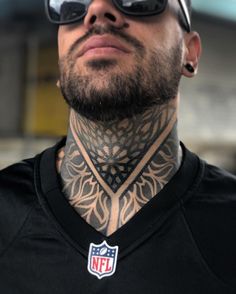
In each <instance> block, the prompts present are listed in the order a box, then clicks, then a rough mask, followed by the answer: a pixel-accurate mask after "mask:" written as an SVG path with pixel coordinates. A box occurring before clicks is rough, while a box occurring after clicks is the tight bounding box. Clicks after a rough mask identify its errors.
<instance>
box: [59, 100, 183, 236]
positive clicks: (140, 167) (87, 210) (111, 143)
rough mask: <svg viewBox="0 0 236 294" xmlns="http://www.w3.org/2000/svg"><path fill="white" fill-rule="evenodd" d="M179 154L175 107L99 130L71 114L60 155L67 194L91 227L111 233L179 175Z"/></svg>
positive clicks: (63, 181) (151, 111)
mask: <svg viewBox="0 0 236 294" xmlns="http://www.w3.org/2000/svg"><path fill="white" fill-rule="evenodd" d="M178 151H179V145H178V138H177V130H176V110H175V109H174V108H172V107H170V106H158V107H157V108H156V109H155V110H154V111H153V110H150V111H148V112H146V113H145V114H143V115H142V116H140V117H139V119H133V120H131V119H127V120H123V121H121V122H120V123H114V122H109V123H107V122H106V123H100V125H99V127H98V125H97V124H96V123H94V122H92V121H88V120H87V119H85V118H82V117H81V116H79V115H78V114H76V113H75V112H73V111H72V112H71V117H70V131H69V134H68V138H67V143H66V147H65V149H64V154H63V156H62V155H60V156H59V157H58V170H59V172H60V175H61V178H62V183H63V187H64V188H63V191H64V194H65V195H66V197H67V198H68V200H69V202H70V204H71V205H72V206H73V207H74V208H75V209H76V211H77V212H78V213H79V215H80V216H81V217H82V218H84V219H85V221H86V222H87V223H89V224H90V225H91V226H93V227H94V228H95V229H96V230H98V231H100V232H101V233H103V234H104V235H111V234H112V233H113V232H115V231H116V230H117V229H118V228H120V227H121V226H123V225H124V224H125V223H127V222H128V221H129V220H130V219H131V218H132V217H133V216H134V215H135V214H136V213H137V212H138V211H139V210H140V209H141V208H142V207H143V206H144V205H145V204H146V203H147V202H148V201H149V200H150V199H151V198H152V197H154V196H156V195H157V194H158V193H159V192H160V191H161V189H163V187H164V186H165V185H166V184H167V182H168V181H169V180H170V178H171V177H172V176H173V175H174V174H175V172H176V171H177V169H178V167H179V161H178Z"/></svg>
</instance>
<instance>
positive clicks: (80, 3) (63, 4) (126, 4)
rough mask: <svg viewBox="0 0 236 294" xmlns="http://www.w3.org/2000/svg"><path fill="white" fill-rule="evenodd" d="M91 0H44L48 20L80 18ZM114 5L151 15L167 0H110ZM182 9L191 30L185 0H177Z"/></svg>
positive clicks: (128, 11)
mask: <svg viewBox="0 0 236 294" xmlns="http://www.w3.org/2000/svg"><path fill="white" fill-rule="evenodd" d="M91 2H92V0H46V1H45V3H46V12H47V17H48V19H49V20H50V22H52V23H54V24H59V25H65V24H70V23H74V22H78V21H80V20H82V18H83V17H84V16H85V15H86V14H87V11H88V7H89V5H90V4H91ZM112 2H113V4H114V5H115V7H116V8H117V9H118V10H120V11H121V12H123V13H124V14H127V15H131V16H151V15H157V14H160V13H162V12H163V11H164V10H165V9H166V6H167V2H168V0H112ZM178 2H179V5H180V8H181V10H182V13H183V16H184V21H185V28H186V30H187V31H188V32H190V31H191V22H190V15H189V11H188V8H187V6H186V3H185V0H178Z"/></svg>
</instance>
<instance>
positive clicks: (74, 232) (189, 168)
mask: <svg viewBox="0 0 236 294" xmlns="http://www.w3.org/2000/svg"><path fill="white" fill-rule="evenodd" d="M64 144H65V139H63V140H62V141H60V142H59V143H58V144H56V145H55V146H54V147H51V148H49V149H47V150H45V151H44V152H43V153H42V154H41V155H39V156H38V157H37V159H36V165H35V184H36V190H37V194H38V197H39V201H40V203H41V205H43V207H44V209H46V210H47V212H48V213H49V215H50V216H51V218H52V220H53V222H56V224H57V227H58V228H60V231H61V232H62V233H63V234H66V235H67V236H69V238H71V239H72V241H73V243H74V244H76V247H77V249H78V250H79V251H80V252H81V253H82V254H83V255H84V256H87V255H88V250H89V245H90V243H95V244H100V243H102V242H103V241H104V240H106V241H107V243H108V244H109V245H110V246H116V245H118V246H119V257H118V259H120V258H123V257H124V256H125V255H126V254H128V253H129V252H130V251H131V250H133V249H134V247H136V246H138V245H139V244H140V243H142V242H144V240H145V239H147V238H149V237H150V236H151V235H152V234H153V233H154V232H156V231H157V230H158V229H159V228H160V226H161V225H162V223H163V222H164V221H165V220H166V218H167V217H168V216H169V215H170V214H171V213H173V212H174V211H175V210H176V209H177V208H178V207H179V203H180V199H182V198H183V197H184V195H185V196H186V192H187V191H188V190H189V189H190V187H191V186H192V185H193V183H196V182H197V181H198V178H199V177H200V173H201V168H200V165H201V161H200V160H199V158H198V157H197V156H196V155H194V154H193V153H191V152H190V151H188V150H187V149H186V148H185V147H184V145H182V148H183V162H182V165H181V167H180V169H179V171H178V172H177V173H176V174H175V176H174V177H173V178H172V179H171V180H170V182H169V183H168V184H167V185H166V186H165V187H164V188H163V189H162V190H161V191H160V192H159V193H158V195H156V196H155V197H154V198H152V199H151V200H150V201H149V202H148V203H147V204H146V205H145V206H144V207H143V208H142V209H141V210H140V211H139V212H138V213H137V214H136V215H135V216H134V217H133V218H131V219H130V220H129V221H128V222H127V223H126V224H125V225H124V226H122V227H121V228H120V229H118V230H117V231H116V232H114V233H113V234H112V235H110V236H109V237H106V236H104V235H103V234H101V233H100V232H98V231H96V230H95V229H94V228H93V227H92V226H91V225H89V224H88V223H87V222H86V221H85V220H84V219H83V218H82V217H80V215H79V214H78V213H77V212H76V211H75V209H74V208H73V207H72V206H71V205H70V204H69V202H68V200H67V199H66V197H65V196H64V194H63V193H62V187H61V181H60V176H59V175H58V173H57V170H56V156H57V151H58V150H59V149H60V148H61V147H62V146H64ZM58 225H59V226H58Z"/></svg>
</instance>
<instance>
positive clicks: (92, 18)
mask: <svg viewBox="0 0 236 294" xmlns="http://www.w3.org/2000/svg"><path fill="white" fill-rule="evenodd" d="M96 19H97V17H96V15H93V16H92V17H91V19H90V23H91V24H94V23H95V21H96Z"/></svg>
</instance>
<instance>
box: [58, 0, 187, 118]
mask: <svg viewBox="0 0 236 294" xmlns="http://www.w3.org/2000/svg"><path fill="white" fill-rule="evenodd" d="M169 2H170V5H172V2H173V3H174V0H173V1H169ZM175 2H177V1H175ZM173 6H174V4H173ZM175 9H176V7H175ZM173 10H174V9H170V7H168V8H167V9H166V11H165V12H164V13H162V14H160V15H156V16H149V17H130V16H126V15H124V14H123V13H122V12H120V11H118V10H117V9H116V8H115V7H114V5H113V4H112V2H111V0H93V2H92V3H91V5H90V6H89V9H88V13H87V15H86V16H85V18H84V20H83V21H81V22H80V23H75V24H72V25H66V26H61V27H60V28H59V33H58V45H59V64H60V74H61V78H60V83H61V90H62V93H63V96H64V98H65V99H66V101H67V103H68V104H69V105H70V106H71V107H72V108H74V109H75V110H76V111H77V112H78V113H80V114H82V115H84V116H86V117H88V118H90V119H94V120H114V119H122V118H125V117H130V116H132V115H135V114H137V113H141V112H143V111H145V110H146V109H147V108H149V107H151V106H153V105H157V104H158V105H159V104H163V103H167V102H168V101H169V100H171V99H173V98H175V97H176V95H177V92H178V85H179V80H180V77H181V69H182V59H183V52H182V51H183V50H182V47H183V32H182V29H181V28H180V26H179V24H178V20H177V16H176V15H175V14H174V13H173Z"/></svg>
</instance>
